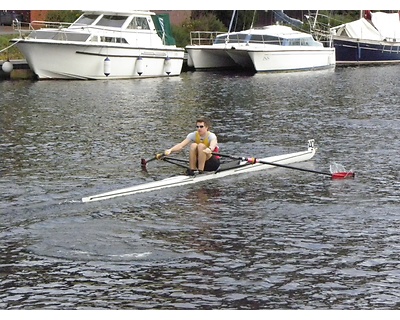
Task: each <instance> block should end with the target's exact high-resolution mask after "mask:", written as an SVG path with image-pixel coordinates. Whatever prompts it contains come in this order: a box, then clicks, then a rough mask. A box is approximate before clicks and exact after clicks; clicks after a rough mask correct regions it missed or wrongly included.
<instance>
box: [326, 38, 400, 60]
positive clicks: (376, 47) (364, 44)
mask: <svg viewBox="0 0 400 320" xmlns="http://www.w3.org/2000/svg"><path fill="white" fill-rule="evenodd" d="M333 44H334V46H335V49H336V63H337V64H383V63H400V42H384V41H371V40H359V41H357V40H356V39H346V40H344V39H343V38H341V39H337V38H336V39H335V38H334V40H333Z"/></svg>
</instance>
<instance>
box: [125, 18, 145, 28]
mask: <svg viewBox="0 0 400 320" xmlns="http://www.w3.org/2000/svg"><path fill="white" fill-rule="evenodd" d="M128 29H142V30H150V26H149V23H148V21H147V19H146V18H143V17H133V19H132V21H131V23H130V24H129V26H128Z"/></svg>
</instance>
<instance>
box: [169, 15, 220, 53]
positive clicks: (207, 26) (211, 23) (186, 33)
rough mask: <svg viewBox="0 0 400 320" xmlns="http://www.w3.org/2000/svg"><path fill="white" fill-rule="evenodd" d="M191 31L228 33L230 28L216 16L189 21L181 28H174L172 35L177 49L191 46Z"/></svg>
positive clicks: (206, 16)
mask: <svg viewBox="0 0 400 320" xmlns="http://www.w3.org/2000/svg"><path fill="white" fill-rule="evenodd" d="M191 31H221V32H226V31H228V28H227V27H226V26H225V25H224V24H223V23H222V22H221V20H219V19H218V18H217V17H216V16H215V15H214V14H208V15H205V16H203V17H200V18H198V19H195V20H193V19H187V20H186V21H185V22H183V23H182V25H181V26H180V27H179V26H172V34H173V36H174V38H175V41H176V46H177V47H181V48H184V47H185V46H186V45H188V44H190V32H191Z"/></svg>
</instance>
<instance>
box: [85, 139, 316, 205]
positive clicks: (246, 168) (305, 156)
mask: <svg viewBox="0 0 400 320" xmlns="http://www.w3.org/2000/svg"><path fill="white" fill-rule="evenodd" d="M308 143H309V146H308V149H307V150H306V151H303V152H296V153H289V154H284V155H279V156H273V157H268V158H263V159H259V160H260V161H266V162H274V163H278V164H291V163H295V162H302V161H307V160H310V159H311V158H312V157H313V156H314V155H315V152H316V149H315V148H314V140H309V142H308ZM271 168H275V166H272V165H268V164H262V163H256V164H249V163H248V162H246V161H242V162H241V163H240V166H239V167H235V168H232V169H228V170H223V171H217V172H207V173H204V174H200V175H195V176H185V175H179V176H175V177H171V178H167V179H163V180H160V181H153V182H149V183H145V184H140V185H136V186H132V187H128V188H123V189H118V190H114V191H110V192H106V193H101V194H97V195H93V196H89V197H84V198H82V202H92V201H99V200H106V199H111V198H116V197H121V196H128V195H133V194H136V193H143V192H150V191H156V190H160V189H164V188H172V187H178V186H184V185H188V184H193V183H198V182H203V181H208V180H213V179H218V178H222V177H226V176H231V175H236V174H240V173H246V172H254V171H260V170H265V169H271Z"/></svg>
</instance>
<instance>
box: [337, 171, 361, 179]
mask: <svg viewBox="0 0 400 320" xmlns="http://www.w3.org/2000/svg"><path fill="white" fill-rule="evenodd" d="M355 176H356V174H355V173H354V172H351V171H350V172H336V173H332V179H354V177H355Z"/></svg>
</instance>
